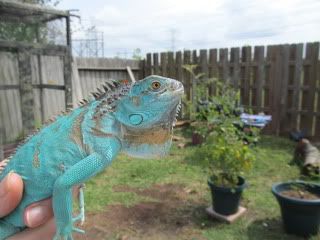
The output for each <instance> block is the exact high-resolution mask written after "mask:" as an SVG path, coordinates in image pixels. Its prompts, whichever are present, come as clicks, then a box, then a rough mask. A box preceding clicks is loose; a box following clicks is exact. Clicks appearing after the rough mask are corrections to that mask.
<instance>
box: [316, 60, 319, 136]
mask: <svg viewBox="0 0 320 240" xmlns="http://www.w3.org/2000/svg"><path fill="white" fill-rule="evenodd" d="M317 82H318V84H317V88H318V94H317V97H318V103H317V109H316V112H318V113H319V112H320V60H318V61H317ZM315 137H316V138H317V139H320V116H318V117H317V119H316V126H315Z"/></svg>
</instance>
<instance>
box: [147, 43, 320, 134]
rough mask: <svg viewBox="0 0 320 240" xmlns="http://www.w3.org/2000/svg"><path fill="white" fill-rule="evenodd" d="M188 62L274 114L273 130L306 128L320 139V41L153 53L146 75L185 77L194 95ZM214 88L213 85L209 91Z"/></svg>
mask: <svg viewBox="0 0 320 240" xmlns="http://www.w3.org/2000/svg"><path fill="white" fill-rule="evenodd" d="M184 64H197V65H198V67H197V69H196V71H197V72H198V73H199V72H202V73H205V74H206V76H207V77H216V78H218V79H220V80H222V81H225V82H228V83H230V84H232V85H233V86H234V87H236V88H239V89H240V93H241V102H242V104H243V105H244V106H247V107H250V108H251V109H252V110H254V111H255V112H264V113H266V114H271V115H272V123H271V124H270V125H269V126H268V129H267V130H269V132H271V133H274V134H287V133H288V132H289V131H291V130H305V131H306V133H307V135H308V136H312V137H317V138H320V61H319V43H318V42H315V43H307V44H305V45H304V44H291V45H288V44H285V45H272V46H267V47H264V46H255V47H251V46H246V47H242V48H231V49H228V48H221V49H209V50H207V49H202V50H200V51H197V50H193V51H189V50H186V51H183V52H181V51H178V52H175V53H174V52H163V53H149V54H147V56H146V60H145V61H144V62H143V66H144V68H143V74H144V75H145V76H146V75H150V74H158V75H163V76H168V77H172V78H176V79H178V80H180V81H182V82H183V84H184V86H185V91H186V94H187V97H188V98H189V99H191V98H192V79H191V75H190V74H189V73H188V72H187V71H186V70H184V68H183V65H184ZM214 91H215V86H214V84H212V85H211V86H210V87H209V93H210V94H211V95H212V94H214Z"/></svg>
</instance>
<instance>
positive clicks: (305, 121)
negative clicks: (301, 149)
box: [301, 43, 319, 136]
mask: <svg viewBox="0 0 320 240" xmlns="http://www.w3.org/2000/svg"><path fill="white" fill-rule="evenodd" d="M306 50H307V51H306V60H307V61H309V63H310V65H309V66H304V81H303V86H305V87H308V90H304V91H303V97H302V110H306V111H307V113H306V114H303V115H301V129H304V130H305V131H306V132H307V135H308V136H312V135H313V134H312V128H313V125H314V120H315V117H314V106H315V96H316V84H317V82H316V80H317V76H316V75H317V69H316V66H317V61H318V57H319V43H308V44H307V49H306Z"/></svg>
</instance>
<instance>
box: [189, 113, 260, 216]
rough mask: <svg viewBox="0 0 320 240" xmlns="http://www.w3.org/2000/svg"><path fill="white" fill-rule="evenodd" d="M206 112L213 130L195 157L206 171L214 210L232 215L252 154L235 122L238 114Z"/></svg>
mask: <svg viewBox="0 0 320 240" xmlns="http://www.w3.org/2000/svg"><path fill="white" fill-rule="evenodd" d="M208 116H209V118H208V124H209V125H211V126H212V130H210V131H209V132H208V134H207V135H206V140H205V142H204V143H203V144H202V145H201V146H200V147H199V148H198V149H197V150H196V151H195V153H194V154H195V155H194V156H195V157H194V159H195V160H196V159H197V161H199V162H201V163H202V165H203V166H204V167H205V170H206V171H207V173H208V175H209V180H208V184H209V187H210V189H211V195H212V207H213V209H214V211H215V212H216V213H219V214H222V215H231V214H234V213H236V212H237V211H238V208H239V204H240V198H241V195H242V191H243V190H244V188H245V187H246V186H247V184H246V181H245V178H244V177H243V175H244V174H245V173H246V172H247V171H249V170H250V169H251V167H252V163H253V161H254V159H255V156H254V154H253V153H252V151H253V149H252V148H251V147H250V146H249V145H248V144H246V143H245V142H244V141H243V139H242V134H243V133H239V131H241V130H240V129H239V127H238V125H237V124H235V122H236V121H238V120H239V117H235V116H234V115H229V114H224V113H223V112H221V111H220V110H210V114H209V115H208ZM239 124H240V123H239Z"/></svg>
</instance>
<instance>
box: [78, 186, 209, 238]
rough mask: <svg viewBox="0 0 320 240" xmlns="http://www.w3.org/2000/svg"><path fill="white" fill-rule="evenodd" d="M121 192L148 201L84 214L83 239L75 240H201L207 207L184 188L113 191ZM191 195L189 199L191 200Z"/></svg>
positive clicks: (193, 192)
mask: <svg viewBox="0 0 320 240" xmlns="http://www.w3.org/2000/svg"><path fill="white" fill-rule="evenodd" d="M114 190H115V191H118V192H119V191H120V192H134V193H136V194H138V195H141V196H144V197H148V198H150V199H151V200H150V201H146V202H140V203H138V204H136V205H134V206H131V207H126V206H124V205H111V206H108V207H107V208H106V210H105V211H104V212H99V213H91V214H87V217H86V223H85V225H84V226H82V229H84V230H85V231H86V234H85V235H78V234H77V238H76V239H110V240H138V239H139V240H140V239H141V240H146V239H148V240H161V239H165V240H174V239H181V240H184V239H197V240H202V239H204V237H203V236H202V234H201V229H202V228H204V227H209V226H208V224H207V223H204V222H203V220H206V218H208V217H207V215H206V213H205V208H206V207H207V206H206V203H205V202H204V201H203V200H202V201H201V200H199V198H198V197H197V196H195V195H197V194H199V195H200V193H198V192H197V191H196V190H190V189H187V188H186V187H184V186H183V185H176V184H165V185H154V186H152V187H150V188H148V189H137V188H131V187H128V186H118V187H116V188H114ZM190 195H192V196H190Z"/></svg>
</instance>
